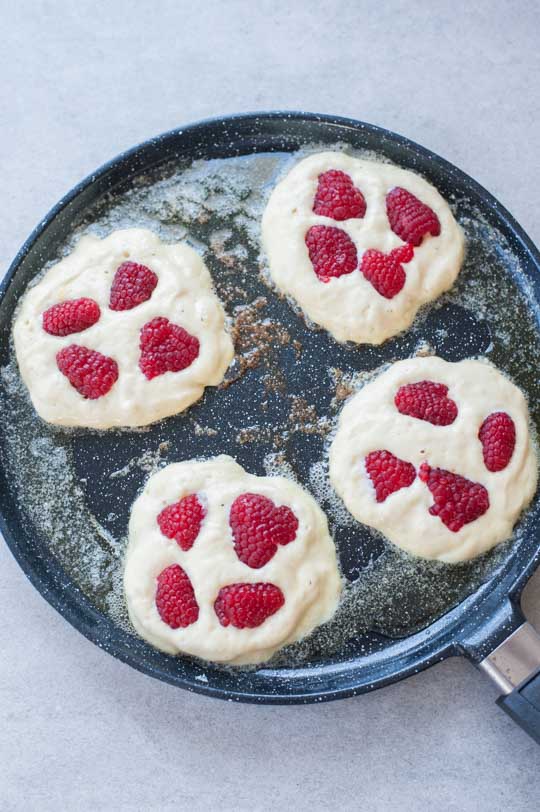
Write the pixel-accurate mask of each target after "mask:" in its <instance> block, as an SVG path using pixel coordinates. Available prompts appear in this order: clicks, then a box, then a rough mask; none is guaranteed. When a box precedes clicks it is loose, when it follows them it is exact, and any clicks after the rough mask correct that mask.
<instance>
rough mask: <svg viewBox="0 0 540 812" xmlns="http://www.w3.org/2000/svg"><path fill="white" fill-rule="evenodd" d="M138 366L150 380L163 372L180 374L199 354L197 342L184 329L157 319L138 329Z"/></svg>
mask: <svg viewBox="0 0 540 812" xmlns="http://www.w3.org/2000/svg"><path fill="white" fill-rule="evenodd" d="M140 348H141V357H140V359H139V367H140V368H141V372H142V373H143V374H144V375H145V377H146V378H148V380H149V381H151V380H152V378H155V377H156V376H157V375H163V374H164V373H165V372H180V371H181V370H182V369H185V368H186V367H188V366H189V365H190V364H192V363H193V361H194V360H195V358H197V356H198V355H199V339H198V338H196V337H195V336H192V335H191V334H190V333H188V332H187V330H184V328H183V327H180V326H179V325H178V324H173V323H172V322H170V321H169V319H166V318H164V317H163V316H157V318H155V319H152V321H149V322H147V323H146V324H145V325H144V327H143V328H142V329H141V338H140Z"/></svg>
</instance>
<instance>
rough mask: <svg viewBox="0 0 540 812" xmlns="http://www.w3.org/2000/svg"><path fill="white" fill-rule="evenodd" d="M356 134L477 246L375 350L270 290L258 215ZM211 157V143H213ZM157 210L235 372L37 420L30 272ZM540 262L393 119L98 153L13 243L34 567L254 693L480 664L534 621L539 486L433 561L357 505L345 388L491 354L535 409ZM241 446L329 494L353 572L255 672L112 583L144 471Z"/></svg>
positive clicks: (10, 286) (18, 505) (206, 136)
mask: <svg viewBox="0 0 540 812" xmlns="http://www.w3.org/2000/svg"><path fill="white" fill-rule="evenodd" d="M321 148H330V149H345V150H346V151H350V152H352V153H355V154H365V153H366V152H367V153H369V154H370V155H371V157H378V158H379V159H383V160H390V161H394V162H396V163H397V164H399V165H400V166H403V167H406V168H409V169H412V170H415V171H417V172H420V173H422V174H423V175H424V176H425V177H426V178H427V179H428V180H429V181H431V183H433V184H434V185H435V186H436V187H437V188H438V189H439V191H440V192H441V193H442V194H443V195H444V196H445V197H446V198H447V199H448V200H449V201H450V203H451V205H452V206H453V209H454V211H455V213H456V216H457V217H458V219H459V221H460V222H461V224H462V226H463V228H464V229H465V232H466V235H467V243H468V252H467V258H466V261H465V265H464V268H463V271H462V273H461V275H460V278H459V280H458V283H457V285H456V287H455V288H454V290H453V291H451V292H450V293H449V294H447V295H446V296H444V297H443V298H442V299H441V300H440V301H438V302H437V303H434V304H433V305H431V306H429V307H427V308H425V310H424V311H423V312H422V313H421V314H420V315H419V317H418V319H417V320H416V322H415V324H414V325H413V327H412V328H411V330H409V331H407V332H406V333H404V334H402V335H400V336H398V337H396V338H394V339H392V340H390V341H388V342H386V343H385V344H384V345H383V346H382V347H375V348H373V347H356V346H343V345H339V344H337V343H336V342H334V341H333V340H332V339H331V338H330V337H329V336H328V334H327V333H326V332H324V331H321V330H317V329H314V328H313V326H312V325H306V323H305V322H304V320H303V318H302V316H301V314H299V313H298V312H297V311H295V310H294V308H293V307H292V306H291V304H290V303H289V302H287V301H286V300H285V299H282V298H280V297H279V296H277V295H276V293H275V291H273V289H272V287H271V286H270V285H269V283H268V280H267V275H266V272H265V261H264V257H263V256H261V254H260V247H259V220H260V215H261V212H262V209H263V207H264V202H265V199H266V197H267V195H268V193H269V191H270V189H271V188H272V185H273V184H274V183H275V181H276V179H277V178H278V177H279V176H280V175H281V174H282V173H283V172H285V171H286V170H287V168H288V167H289V166H290V165H291V164H292V162H293V161H294V160H295V159H296V157H297V156H296V155H294V154H292V153H297V152H298V151H300V152H301V153H306V152H309V151H313V150H314V149H321ZM201 159H202V160H201ZM127 226H146V227H150V228H153V229H154V230H156V231H158V232H159V233H160V235H161V236H162V238H163V239H166V240H176V239H184V238H185V239H188V240H189V241H190V242H191V243H192V244H193V245H194V246H195V247H196V248H197V249H198V250H200V251H201V253H204V256H205V259H206V261H207V263H208V265H209V267H210V269H211V271H212V273H213V276H214V280H215V284H216V287H217V290H218V293H219V294H220V296H221V297H222V299H223V301H224V303H225V306H226V308H227V311H228V313H229V315H230V316H231V318H232V324H233V332H234V337H235V342H236V350H237V357H236V359H235V362H234V364H233V366H232V367H231V369H230V371H229V373H228V375H227V381H226V383H225V385H224V386H222V387H220V388H217V389H208V390H207V391H206V394H205V396H204V398H203V399H202V400H201V401H200V402H199V403H198V404H196V405H194V406H193V407H192V408H191V409H189V410H188V412H187V413H185V414H183V415H179V416H176V417H173V418H170V419H168V420H165V421H162V422H160V423H158V424H156V425H154V426H151V427H150V428H149V429H145V430H140V431H112V432H96V431H86V430H84V431H83V430H76V431H73V430H72V431H64V430H60V429H53V428H51V427H50V426H47V425H45V424H44V423H43V422H41V421H40V420H39V419H38V418H37V417H36V416H35V413H34V412H33V410H32V408H31V406H30V404H29V401H28V398H27V395H26V393H25V391H24V388H23V387H22V385H21V383H20V380H19V378H18V375H17V370H16V364H15V362H14V358H13V351H12V347H11V343H10V331H11V324H12V318H13V313H14V310H15V308H16V305H17V301H18V299H19V297H20V296H21V294H22V293H23V292H24V290H25V288H26V286H27V285H28V283H29V281H30V280H31V279H32V278H33V277H35V276H36V275H37V274H39V273H40V272H41V271H42V270H43V268H44V267H46V266H47V263H50V262H52V261H54V260H56V259H58V257H59V256H61V255H62V254H63V253H65V252H66V251H67V250H69V248H70V247H71V246H72V245H73V243H74V241H75V240H76V239H77V238H78V237H79V236H80V235H81V234H83V233H85V232H87V231H94V232H96V233H99V234H105V233H107V232H108V231H110V230H111V229H113V228H119V227H127ZM539 268H540V257H539V255H538V252H537V251H536V249H535V248H534V247H533V245H532V244H531V242H530V241H529V239H528V238H527V237H526V235H525V234H524V233H523V231H522V230H521V228H520V227H519V226H518V225H517V224H516V223H515V221H514V220H513V219H512V217H511V216H510V215H509V214H508V212H506V211H505V209H504V208H503V207H502V206H501V205H500V204H499V203H498V202H497V201H496V200H495V199H494V198H493V197H492V196H491V195H490V194H489V193H488V192H486V191H485V190H484V189H483V188H482V187H480V186H479V185H478V184H477V183H475V182H474V181H473V180H472V179H471V178H469V177H468V176H466V175H464V174H463V173H462V172H460V171H459V170H458V169H456V168H455V167H453V166H452V165H451V164H449V163H447V162H446V161H444V160H442V159H441V158H439V157H437V156H436V155H433V154H432V153H430V152H428V151H427V150H425V149H423V148H422V147H419V146H417V145H416V144H414V143H412V142H410V141H408V140H406V139H404V138H401V137H400V136H397V135H395V134H393V133H390V132H387V131H385V130H381V129H379V128H376V127H373V126H371V125H367V124H362V123H360V122H356V121H351V120H347V119H337V118H332V117H328V116H317V115H311V114H306V113H271V114H253V115H244V116H236V117H231V118H227V119H218V120H212V121H206V122H201V123H199V124H195V125H192V126H190V127H186V128H184V129H181V130H175V131H173V132H170V133H166V134H165V135H163V136H160V137H159V138H156V139H153V140H152V141H149V142H147V143H145V144H142V145H141V146H139V147H136V148H135V149H133V150H131V151H130V152H128V153H125V154H124V155H122V156H120V157H119V158H117V159H115V160H114V161H112V162H111V163H109V164H107V165H106V166H104V167H103V168H102V169H100V170H99V171H98V172H96V173H95V174H94V175H92V176H91V177H90V178H87V179H86V180H85V181H83V182H82V183H81V184H80V185H79V186H78V187H76V188H75V189H74V190H73V191H72V192H71V193H70V194H69V195H68V196H67V197H66V198H64V199H63V200H62V201H60V203H59V204H58V205H57V206H56V207H55V208H54V209H53V210H52V212H50V214H49V215H48V216H47V217H46V218H45V219H44V220H43V222H42V223H41V224H40V225H39V226H38V228H37V229H36V230H35V231H34V233H33V234H32V235H31V236H30V238H29V239H28V241H27V242H26V244H25V245H24V246H23V248H22V250H21V252H20V253H19V255H18V256H17V257H16V259H15V261H14V263H13V265H12V267H11V269H10V270H9V272H8V275H7V277H6V279H5V281H4V285H3V299H2V301H1V304H0V366H1V368H2V369H1V375H0V409H1V415H2V422H1V426H0V514H1V525H0V526H1V528H2V531H3V533H4V535H5V538H6V540H7V542H8V544H9V546H10V548H11V550H12V552H13V554H14V555H15V557H16V558H17V560H18V561H19V563H20V565H21V567H22V568H23V570H24V571H25V573H26V574H27V576H28V577H29V579H30V580H31V581H32V583H33V584H34V585H35V586H36V587H37V589H39V591H40V592H41V593H42V594H43V595H44V597H45V598H46V599H47V600H48V601H49V602H50V603H51V604H52V605H53V606H54V607H55V608H56V609H57V610H58V611H59V612H61V614H63V615H64V617H65V618H66V619H67V620H69V622H70V623H72V624H73V625H74V626H75V627H76V628H78V629H79V630H80V631H81V632H82V633H83V634H85V635H86V636H87V637H88V638H89V639H90V640H93V641H94V642H96V643H97V644H98V645H100V646H101V647H102V648H104V649H106V650H107V651H109V652H110V653H111V654H113V655H115V656H116V657H119V658H120V659H122V660H124V661H125V662H128V663H129V664H130V665H133V666H135V667H136V668H138V669H140V670H141V671H144V672H146V673H148V674H151V675H152V676H155V677H158V678H159V679H163V680H166V681H168V682H171V683H173V684H176V685H179V686H181V687H184V688H187V689H189V690H193V691H199V692H202V693H207V694H211V695H214V696H220V697H225V698H229V699H236V700H243V701H261V702H310V701H315V700H325V699H332V698H337V697H342V696H349V695H351V694H355V693H360V692H363V691H367V690H370V689H372V688H375V687H379V686H381V685H384V684H386V683H389V682H392V681H394V680H396V679H399V678H402V677H404V676H406V675H407V674H410V673H412V672H414V671H417V670H419V669H421V668H425V667H426V666H428V665H429V664H431V663H432V662H435V661H437V660H440V659H443V658H444V657H447V656H449V655H451V654H455V653H458V652H459V651H465V652H466V653H468V654H469V655H470V656H471V657H472V658H473V659H481V658H482V657H483V656H484V655H485V653H487V652H488V651H490V650H491V649H492V648H493V647H494V646H495V645H496V644H497V643H498V642H500V640H502V639H503V638H504V637H505V636H506V635H507V634H508V632H509V630H511V629H512V628H515V627H516V625H517V624H518V623H519V622H520V621H521V616H520V612H519V609H517V608H515V601H517V600H518V598H519V594H520V591H521V589H522V588H523V586H524V584H525V582H526V580H527V578H528V576H529V575H530V573H531V571H532V569H533V568H534V565H535V562H536V560H537V557H538V552H539V543H538V539H537V533H538V527H537V525H538V502H537V501H536V502H535V503H534V505H533V506H532V507H531V509H530V510H529V512H528V514H527V516H526V517H525V519H524V520H523V521H522V522H521V523H520V525H519V527H518V529H517V531H516V533H515V535H514V538H513V539H512V541H511V542H508V543H506V544H504V545H501V546H500V547H499V548H497V550H496V551H494V552H493V553H491V554H489V555H487V556H484V557H483V558H481V559H479V560H477V561H475V562H472V563H470V564H464V565H459V566H450V565H444V564H439V563H433V562H431V563H430V562H422V561H420V560H418V559H414V558H412V557H411V556H407V555H406V554H404V553H401V552H399V551H397V550H396V549H395V548H394V547H392V545H389V544H388V543H387V542H386V541H385V540H384V539H382V538H381V537H380V536H378V535H377V534H375V533H372V532H371V531H368V530H367V529H364V528H361V527H359V526H358V525H357V524H355V523H354V522H352V521H351V520H350V517H348V515H347V513H346V511H345V510H344V509H343V506H342V505H341V504H340V503H339V500H338V499H337V497H336V496H335V495H334V494H333V493H332V491H331V488H330V486H329V484H328V480H327V470H326V466H325V460H326V453H327V447H328V441H329V437H330V436H331V433H332V430H333V427H334V425H335V421H336V418H337V415H338V413H339V409H340V408H341V405H342V402H343V400H344V398H345V397H346V396H347V395H348V394H349V393H350V392H351V391H352V390H353V389H354V388H355V387H356V386H358V385H361V383H362V381H363V380H366V379H367V378H368V377H369V375H370V374H374V373H375V371H376V370H378V369H379V368H380V367H381V366H383V365H384V364H387V363H389V362H391V361H393V360H396V359H398V358H404V357H408V356H411V355H414V354H418V353H420V354H421V353H430V352H436V353H437V354H438V355H440V356H442V357H443V358H446V359H448V360H460V359H462V358H466V357H473V356H476V355H484V356H486V357H488V358H489V359H490V360H492V361H493V362H494V363H495V364H497V365H498V366H499V367H500V368H501V369H502V370H503V371H505V372H506V373H507V374H508V375H510V376H511V377H512V378H513V380H514V381H515V382H516V383H517V384H518V385H519V386H520V387H522V389H523V390H524V391H525V392H526V393H527V395H528V397H529V402H530V405H531V411H532V419H533V422H534V425H535V427H536V428H538V423H539V421H540V410H539V407H538V406H537V404H539V403H540V397H539V395H540V380H539V377H538V374H537V366H538V358H539V357H540V325H539V320H540V315H539V302H540V287H539V284H540V283H539V279H540V277H539V275H538V271H539ZM218 453H229V454H231V455H233V456H234V457H236V458H237V459H238V461H239V462H240V463H241V464H242V465H244V466H245V467H246V468H247V469H248V470H250V471H252V472H254V473H259V474H263V473H265V472H270V473H276V472H277V473H285V474H287V475H290V476H293V477H295V478H296V479H297V480H298V481H299V482H301V483H302V484H303V485H304V486H306V487H307V488H309V489H310V490H311V491H312V492H313V493H314V494H315V496H316V497H317V498H318V499H319V501H320V503H321V505H322V507H323V508H324V509H325V510H326V512H327V515H328V517H329V521H330V524H331V527H332V530H333V533H334V537H335V540H336V544H337V547H338V551H339V556H340V561H341V566H342V569H343V573H344V575H345V576H346V578H347V581H348V586H347V589H346V592H345V597H344V600H343V604H342V606H341V608H340V609H339V611H338V614H337V616H336V618H335V620H334V621H332V623H331V624H329V625H328V626H326V627H323V628H322V629H321V630H319V631H317V632H315V634H314V635H312V637H311V638H309V639H308V640H307V641H305V642H304V643H302V644H300V645H296V646H293V647H291V648H290V649H289V650H287V651H285V652H283V653H282V654H280V655H279V656H278V657H277V658H276V659H275V660H274V661H272V662H271V663H269V664H267V665H265V666H263V667H260V668H257V669H226V668H223V667H219V666H213V665H210V664H207V663H202V662H199V661H196V660H192V659H189V658H176V657H171V656H168V655H165V654H162V653H160V652H158V651H156V650H154V649H152V648H151V647H150V646H148V645H147V644H146V643H144V642H143V641H142V640H140V639H139V638H138V637H136V636H135V635H134V634H133V632H132V631H131V630H130V627H129V623H128V622H127V619H126V617H125V609H124V607H123V602H122V595H121V562H122V553H123V549H124V545H125V536H126V529H127V522H128V517H129V510H130V506H131V503H132V501H133V499H134V498H135V496H136V494H137V492H138V491H139V490H140V488H141V487H142V485H143V483H144V481H145V479H146V478H147V476H148V474H149V472H150V471H152V470H155V468H156V467H159V466H161V465H165V464H167V463H169V462H173V461H177V460H181V459H189V458H192V457H195V456H213V455H214V454H218Z"/></svg>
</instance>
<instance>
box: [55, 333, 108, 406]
mask: <svg viewBox="0 0 540 812" xmlns="http://www.w3.org/2000/svg"><path fill="white" fill-rule="evenodd" d="M56 364H57V366H58V369H59V370H60V372H61V373H62V374H63V375H65V376H66V378H67V379H68V381H69V382H70V384H71V385H72V386H73V387H74V388H75V389H76V390H77V392H79V394H81V395H82V396H83V398H88V399H89V400H96V399H97V398H100V397H102V396H103V395H106V394H107V392H108V391H109V389H110V388H111V387H112V386H113V384H114V383H116V381H117V380H118V364H117V363H116V361H115V360H114V359H113V358H109V357H108V356H107V355H102V354H101V353H100V352H96V351H95V350H89V349H88V348H87V347H81V346H80V345H79V344H70V345H69V347H65V348H64V349H63V350H60V352H57V353H56Z"/></svg>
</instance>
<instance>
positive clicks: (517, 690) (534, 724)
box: [479, 621, 540, 744]
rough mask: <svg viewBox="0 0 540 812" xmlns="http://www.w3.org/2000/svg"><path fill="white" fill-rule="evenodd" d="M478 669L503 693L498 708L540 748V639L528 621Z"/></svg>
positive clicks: (481, 663)
mask: <svg viewBox="0 0 540 812" xmlns="http://www.w3.org/2000/svg"><path fill="white" fill-rule="evenodd" d="M479 668H480V669H481V670H482V671H484V672H485V673H486V674H487V675H488V676H489V677H491V679H492V680H493V682H495V684H496V685H497V687H498V688H499V690H500V691H501V696H499V698H498V699H497V705H498V706H499V707H500V708H502V709H503V710H504V711H506V713H507V714H508V715H509V716H510V717H511V718H512V719H513V720H514V722H516V723H517V724H518V725H519V726H520V727H521V728H523V730H525V731H526V733H528V734H529V736H532V738H533V739H534V740H535V742H537V743H538V744H540V635H538V634H537V633H536V631H535V630H534V629H533V627H532V626H531V624H530V623H527V621H525V622H524V623H522V624H521V626H519V627H518V628H517V629H516V630H515V631H514V632H513V633H512V634H511V635H510V637H507V638H506V640H505V641H504V642H503V643H501V644H500V645H498V646H497V648H496V649H494V650H493V651H492V652H491V654H488V656H487V657H485V658H484V659H483V660H482V661H481V662H480V663H479Z"/></svg>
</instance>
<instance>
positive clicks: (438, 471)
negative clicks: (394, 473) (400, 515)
mask: <svg viewBox="0 0 540 812" xmlns="http://www.w3.org/2000/svg"><path fill="white" fill-rule="evenodd" d="M418 476H419V477H420V479H421V480H422V482H425V483H426V485H427V486H428V488H429V490H430V491H431V493H432V495H433V500H434V504H433V505H432V507H430V509H429V512H430V513H431V515H432V516H438V517H439V519H440V520H441V522H443V524H445V525H446V526H447V527H448V529H449V530H451V531H452V532H453V533H457V532H458V530H461V528H462V527H463V525H464V524H470V522H474V521H475V520H476V519H478V518H479V517H480V516H483V515H484V513H485V512H486V510H487V509H488V508H489V495H488V492H487V490H486V489H485V488H484V486H483V485H480V483H479V482H471V480H470V479H465V477H463V476H459V474H453V473H451V472H450V471H445V470H444V469H443V468H431V466H429V465H428V464H427V463H426V462H424V463H422V465H421V466H420V471H419V472H418Z"/></svg>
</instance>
